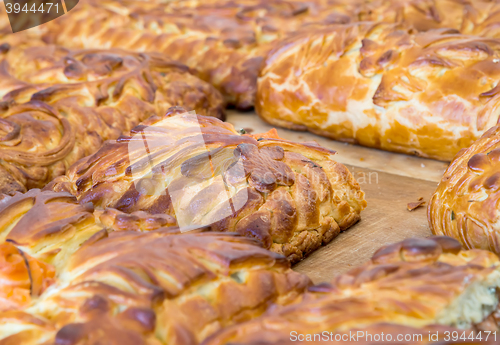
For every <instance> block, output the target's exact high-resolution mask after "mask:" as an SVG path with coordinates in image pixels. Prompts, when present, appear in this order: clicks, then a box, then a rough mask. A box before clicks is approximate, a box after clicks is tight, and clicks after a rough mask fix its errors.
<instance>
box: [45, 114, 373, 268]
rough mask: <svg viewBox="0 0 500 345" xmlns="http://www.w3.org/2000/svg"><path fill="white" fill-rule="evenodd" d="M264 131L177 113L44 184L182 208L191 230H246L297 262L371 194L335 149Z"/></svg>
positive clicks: (106, 198) (101, 201)
mask: <svg viewBox="0 0 500 345" xmlns="http://www.w3.org/2000/svg"><path fill="white" fill-rule="evenodd" d="M155 121H156V122H155ZM261 136H265V134H262V135H259V134H255V135H252V136H249V135H240V134H239V133H238V132H236V131H235V130H234V128H233V126H232V125H230V124H228V123H224V122H221V121H219V120H217V119H214V118H209V117H204V116H196V115H191V114H187V113H186V114H175V113H172V114H171V115H169V116H166V117H165V118H164V119H153V118H152V119H150V120H149V121H147V122H145V123H144V124H143V125H140V126H138V127H136V128H135V129H133V130H132V132H131V135H130V136H128V137H121V138H120V139H119V140H118V141H116V142H107V143H106V144H105V145H104V146H103V147H102V148H101V150H99V151H98V152H97V153H96V154H94V155H93V156H89V157H87V158H85V159H83V160H81V161H80V162H78V163H77V164H75V165H74V166H73V167H71V169H70V171H69V173H68V174H67V176H64V177H61V178H59V179H56V180H54V181H53V182H52V183H51V184H50V185H49V186H48V187H47V188H52V189H54V190H57V191H62V190H64V191H68V192H70V193H72V194H73V195H75V196H76V197H77V198H78V200H79V201H80V202H81V203H86V202H92V203H93V204H94V205H96V206H98V207H102V208H106V207H111V208H115V209H118V210H120V211H123V212H126V213H131V212H136V211H146V212H149V213H151V214H155V213H164V214H168V215H171V216H175V217H176V219H177V221H178V223H179V225H180V226H182V227H184V228H186V227H188V226H211V228H212V230H215V231H231V232H239V233H241V234H244V235H246V236H250V237H254V238H257V239H259V240H260V241H261V242H262V243H263V244H264V246H265V247H266V248H269V249H271V250H273V251H275V252H277V253H281V254H284V255H285V256H287V257H288V258H289V259H290V260H291V261H292V262H295V261H298V260H301V259H302V258H304V257H305V256H306V255H307V254H308V253H309V252H311V251H313V250H315V249H317V248H318V247H319V246H321V245H322V244H324V243H328V242H330V241H331V240H332V239H333V238H334V237H336V236H337V235H338V234H339V232H340V231H343V230H346V229H347V228H349V227H350V226H351V225H353V224H354V223H356V222H357V221H358V220H359V219H360V212H361V210H362V209H363V208H364V207H365V206H366V202H365V201H364V194H363V192H362V191H361V190H360V188H359V185H358V184H357V182H356V181H355V180H354V178H353V177H352V175H351V174H350V173H349V171H348V170H347V168H345V167H344V166H343V165H342V164H339V163H336V162H334V161H333V160H332V159H331V157H330V156H331V154H332V152H331V151H329V150H327V149H325V148H322V147H320V146H318V145H314V144H310V143H305V144H298V143H294V142H290V141H287V140H283V139H279V137H278V138H276V136H275V137H271V138H265V137H264V138H262V137H261ZM255 138H257V140H256V139H255ZM146 147H147V149H146ZM148 150H149V151H148ZM228 191H229V192H228ZM228 193H229V194H228Z"/></svg>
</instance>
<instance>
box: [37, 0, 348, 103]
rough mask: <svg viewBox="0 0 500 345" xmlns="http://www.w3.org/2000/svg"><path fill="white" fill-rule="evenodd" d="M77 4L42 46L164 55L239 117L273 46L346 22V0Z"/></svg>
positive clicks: (49, 27) (251, 99)
mask: <svg viewBox="0 0 500 345" xmlns="http://www.w3.org/2000/svg"><path fill="white" fill-rule="evenodd" d="M80 2H81V4H79V6H78V7H77V8H75V9H74V10H73V11H71V13H69V14H67V15H66V16H64V17H62V18H60V19H58V20H57V21H54V22H51V23H50V24H48V25H47V26H46V29H47V30H46V31H47V34H46V35H45V39H46V40H49V41H51V42H57V43H58V44H61V45H64V46H71V47H86V48H97V47H106V48H108V47H118V48H124V49H131V50H135V51H158V52H161V53H163V54H167V55H168V56H169V57H171V58H173V59H175V60H178V61H182V62H183V63H185V64H187V65H188V66H189V67H190V68H192V69H193V70H195V71H196V72H197V75H198V76H199V77H200V78H202V79H204V80H206V81H208V82H210V83H211V84H212V85H214V86H215V87H216V88H217V89H218V90H220V91H221V92H222V94H223V95H224V97H225V99H226V101H227V102H228V103H229V104H232V105H235V106H236V107H238V108H240V109H248V108H250V107H252V106H253V104H254V100H255V93H256V80H257V76H258V74H259V70H260V67H261V63H262V61H263V59H264V57H265V56H266V54H267V53H268V51H269V50H270V49H271V48H272V42H273V41H275V40H277V39H280V38H282V37H283V36H284V35H285V34H286V33H287V32H290V31H294V30H296V29H297V28H298V27H300V26H302V25H303V24H305V23H307V22H317V21H320V20H323V19H324V18H328V19H329V20H330V21H332V20H334V21H338V20H340V21H345V20H349V18H348V17H346V16H345V15H341V14H342V13H344V12H345V10H344V6H345V3H348V1H346V0H343V1H337V2H335V3H331V4H328V5H327V4H326V3H325V4H324V5H323V4H321V3H320V2H314V1H295V0H280V1H274V0H273V1H267V0H244V1H234V0H218V1H202V0H200V1H172V2H167V3H165V2H163V1H150V2H144V1H120V0H107V1H86V2H83V1H80ZM90 23H92V24H90Z"/></svg>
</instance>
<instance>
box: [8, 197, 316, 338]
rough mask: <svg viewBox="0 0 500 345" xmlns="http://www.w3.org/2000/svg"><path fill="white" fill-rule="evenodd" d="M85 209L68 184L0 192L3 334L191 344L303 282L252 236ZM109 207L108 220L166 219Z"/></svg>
mask: <svg viewBox="0 0 500 345" xmlns="http://www.w3.org/2000/svg"><path fill="white" fill-rule="evenodd" d="M92 211H93V208H92V206H91V205H89V204H87V205H81V204H78V203H77V202H76V200H75V198H74V197H72V196H71V195H69V194H67V193H54V192H50V191H45V192H41V191H40V190H31V191H30V192H28V193H26V194H20V193H18V194H16V195H15V196H13V197H9V196H3V199H2V200H0V219H1V220H2V223H1V224H0V234H1V240H2V243H3V244H0V302H2V303H1V304H0V344H2V345H4V344H23V345H25V344H48V343H50V344H61V343H62V344H68V345H84V344H86V345H91V344H96V343H101V344H104V343H105V344H116V345H124V344H130V345H137V344H175V345H191V344H192V345H195V344H199V343H200V342H201V341H202V340H203V339H204V338H205V337H207V336H209V335H210V334H212V333H214V332H215V331H218V330H220V329H221V328H223V327H226V326H228V325H231V324H234V323H238V322H243V321H245V320H248V319H250V318H253V317H256V316H258V315H260V314H261V313H263V312H265V311H266V310H267V309H268V308H269V307H270V306H271V305H273V304H277V305H281V304H287V303H289V302H291V301H293V300H294V299H296V298H297V297H298V295H299V294H300V293H302V292H303V291H304V290H305V289H306V288H307V287H308V286H309V285H310V280H309V279H308V278H307V277H306V276H304V275H301V274H299V273H295V272H293V271H292V270H291V269H290V264H289V262H288V261H287V260H286V258H285V257H283V256H281V255H278V254H276V253H272V252H270V251H267V250H265V249H263V248H262V247H261V246H260V245H259V243H258V242H257V241H255V240H252V239H250V238H245V237H242V236H238V235H237V234H234V233H214V232H200V231H198V232H190V233H187V234H181V233H180V232H179V230H178V228H172V227H170V228H160V229H157V230H153V231H146V232H142V231H141V230H143V229H144V228H139V229H135V230H136V231H134V230H124V231H122V230H121V228H120V226H118V227H116V228H113V227H111V228H107V227H106V226H105V225H103V224H102V223H100V222H99V221H98V219H97V218H96V217H94V214H93V213H92ZM117 213H118V212H117V211H116V210H111V211H110V212H109V213H108V214H107V216H106V217H107V218H108V224H118V223H120V224H121V225H122V226H123V225H124V223H126V222H128V223H129V226H128V228H132V226H131V225H133V224H134V223H135V222H136V221H137V220H140V219H141V218H142V221H143V222H142V223H143V224H145V223H146V222H147V223H149V226H150V229H148V230H151V226H152V225H154V224H153V223H155V222H156V227H155V228H157V227H158V226H159V225H169V222H168V219H167V220H166V222H165V218H163V219H154V218H152V217H151V216H146V215H143V216H141V214H135V215H133V216H132V215H123V216H120V214H117ZM101 216H102V215H101ZM110 217H111V219H112V218H113V217H114V218H115V221H114V222H113V221H110ZM117 218H120V220H119V221H118V220H117ZM160 218H161V217H160ZM139 223H141V222H139ZM136 224H137V223H136ZM4 241H5V242H4Z"/></svg>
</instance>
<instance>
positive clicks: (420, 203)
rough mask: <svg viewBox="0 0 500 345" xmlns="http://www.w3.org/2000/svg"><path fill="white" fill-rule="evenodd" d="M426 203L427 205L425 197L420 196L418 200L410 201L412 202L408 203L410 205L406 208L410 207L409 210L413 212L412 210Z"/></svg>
mask: <svg viewBox="0 0 500 345" xmlns="http://www.w3.org/2000/svg"><path fill="white" fill-rule="evenodd" d="M424 205H425V200H424V198H419V199H418V201H417V202H410V203H408V205H407V206H406V208H407V209H408V211H410V212H411V211H414V210H416V209H417V208H419V207H422V206H424Z"/></svg>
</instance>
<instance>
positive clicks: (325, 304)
mask: <svg viewBox="0 0 500 345" xmlns="http://www.w3.org/2000/svg"><path fill="white" fill-rule="evenodd" d="M499 263H500V261H499V259H498V257H497V256H495V255H494V254H492V253H490V252H487V251H480V250H472V251H464V250H461V247H460V244H459V243H458V242H457V241H456V240H454V239H452V238H449V237H435V238H429V239H408V240H405V241H403V242H401V243H396V244H393V245H390V246H387V247H383V248H381V249H380V250H379V251H377V253H375V255H374V256H373V258H372V260H371V261H370V262H368V263H366V264H365V265H363V266H361V267H358V268H355V269H353V270H352V271H350V272H348V273H346V274H342V275H340V276H338V277H337V278H335V279H334V280H333V281H332V282H331V283H330V284H320V285H317V286H313V287H311V288H309V292H308V293H307V294H305V295H303V296H301V298H300V299H298V300H297V302H296V303H294V304H292V305H289V306H285V307H283V308H278V309H275V310H272V311H270V312H268V313H267V314H266V315H264V316H262V317H260V318H257V319H254V320H251V321H249V322H246V323H244V324H242V325H238V326H237V327H229V328H227V329H225V330H222V331H221V332H219V333H218V334H216V335H214V336H213V337H212V338H211V339H209V340H207V341H206V342H205V343H204V345H216V344H217V345H218V344H221V345H222V344H285V343H286V344H288V343H289V342H290V340H291V335H292V333H293V332H296V333H295V335H297V334H301V335H303V336H304V335H314V334H322V332H327V333H328V334H329V333H330V332H332V333H333V334H335V333H341V334H342V333H344V332H347V333H348V332H349V330H353V329H364V328H366V329H368V330H370V331H371V332H372V333H373V334H379V335H380V332H381V331H382V330H383V329H384V327H385V329H387V328H389V329H391V328H392V332H395V330H398V329H399V330H400V331H401V332H403V333H404V329H405V328H406V331H409V330H411V328H414V330H413V331H411V332H415V333H420V332H422V331H424V330H427V327H431V328H432V327H434V326H433V325H435V324H441V325H442V326H445V327H442V328H441V329H443V328H446V327H455V326H459V328H462V330H461V331H460V332H462V331H463V330H464V329H465V330H466V329H470V330H473V329H474V326H475V324H476V323H479V322H480V321H482V320H475V321H474V322H473V323H472V324H471V323H470V322H469V323H467V322H464V323H460V324H455V323H454V321H450V320H451V319H447V318H444V319H443V318H441V317H442V316H443V315H448V314H449V313H456V312H457V311H455V310H448V309H447V308H449V307H450V306H451V305H453V303H454V302H455V301H457V300H459V298H460V297H461V295H463V294H465V293H466V291H467V289H468V287H469V286H471V285H472V284H473V283H475V282H482V281H489V280H488V279H489V277H490V275H492V274H496V275H497V279H498V273H499ZM495 272H496V273H495ZM498 283H499V282H498V281H497V282H496V284H498ZM490 284H491V286H492V287H493V288H495V287H496V286H497V285H495V283H493V282H490ZM464 303H465V302H464ZM497 303H498V300H497ZM459 319H460V318H459ZM459 322H460V320H459ZM387 323H388V324H391V325H384V324H387ZM401 326H405V327H401ZM494 326H495V329H496V327H497V325H494ZM408 327H409V328H410V329H408ZM438 327H439V326H438ZM455 330H457V329H455ZM393 334H394V333H393ZM468 334H469V333H468ZM441 335H444V334H441ZM259 339H260V340H259ZM363 340H364V339H361V341H363ZM427 340H428V338H427ZM290 343H291V342H290ZM366 343H370V342H369V341H366Z"/></svg>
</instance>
